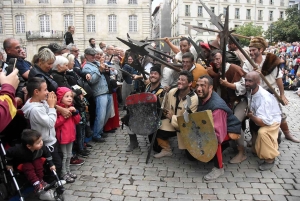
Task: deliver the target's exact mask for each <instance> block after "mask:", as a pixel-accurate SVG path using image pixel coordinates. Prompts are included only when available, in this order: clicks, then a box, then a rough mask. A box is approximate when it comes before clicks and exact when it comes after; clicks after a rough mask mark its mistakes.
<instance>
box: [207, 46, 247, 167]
mask: <svg viewBox="0 0 300 201" xmlns="http://www.w3.org/2000/svg"><path fill="white" fill-rule="evenodd" d="M211 58H212V62H213V64H214V67H215V69H217V73H215V72H214V71H213V70H212V67H208V68H207V69H208V73H209V74H210V75H211V77H213V80H214V91H216V92H217V93H218V94H219V95H220V96H221V98H222V99H223V100H224V101H225V102H226V104H227V105H228V106H229V107H230V109H232V110H233V113H234V115H235V116H236V117H237V118H238V120H239V121H240V122H242V121H243V120H244V119H245V118H246V115H245V109H246V108H247V99H246V98H245V97H244V94H245V93H246V89H245V84H244V78H243V77H244V76H245V74H246V73H245V72H244V71H243V70H242V68H241V67H240V66H237V65H235V64H230V63H227V62H226V68H225V79H224V80H223V79H222V78H221V76H222V69H221V68H222V61H223V58H222V51H221V50H213V51H212V52H211ZM224 62H225V61H224ZM244 139H245V136H244V132H243V131H241V135H240V138H239V139H237V144H238V146H237V149H238V151H239V153H238V154H237V155H236V156H235V157H234V158H232V159H231V160H230V163H240V162H242V161H244V160H245V159H246V158H247V156H246V155H245V147H244Z"/></svg>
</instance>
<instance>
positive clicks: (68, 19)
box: [64, 15, 73, 31]
mask: <svg viewBox="0 0 300 201" xmlns="http://www.w3.org/2000/svg"><path fill="white" fill-rule="evenodd" d="M64 20H65V31H68V27H69V26H72V25H73V15H65V16H64Z"/></svg>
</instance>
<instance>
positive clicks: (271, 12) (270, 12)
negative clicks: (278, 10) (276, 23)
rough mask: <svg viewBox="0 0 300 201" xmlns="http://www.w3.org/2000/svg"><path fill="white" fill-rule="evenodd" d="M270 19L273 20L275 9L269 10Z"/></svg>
mask: <svg viewBox="0 0 300 201" xmlns="http://www.w3.org/2000/svg"><path fill="white" fill-rule="evenodd" d="M269 20H270V21H273V11H269Z"/></svg>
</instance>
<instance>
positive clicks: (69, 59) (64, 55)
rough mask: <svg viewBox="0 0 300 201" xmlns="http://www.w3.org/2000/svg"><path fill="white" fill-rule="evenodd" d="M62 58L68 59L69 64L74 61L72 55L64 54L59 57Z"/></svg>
mask: <svg viewBox="0 0 300 201" xmlns="http://www.w3.org/2000/svg"><path fill="white" fill-rule="evenodd" d="M61 56H63V57H65V58H66V59H68V61H69V62H71V61H74V59H75V56H74V55H73V54H70V53H64V54H63V55H61Z"/></svg>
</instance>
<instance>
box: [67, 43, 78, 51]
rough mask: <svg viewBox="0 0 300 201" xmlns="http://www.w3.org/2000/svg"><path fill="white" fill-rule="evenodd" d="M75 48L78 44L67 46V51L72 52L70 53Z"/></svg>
mask: <svg viewBox="0 0 300 201" xmlns="http://www.w3.org/2000/svg"><path fill="white" fill-rule="evenodd" d="M73 47H75V48H76V47H77V45H76V44H74V43H70V44H69V45H67V49H68V50H70V51H72V49H73Z"/></svg>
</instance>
